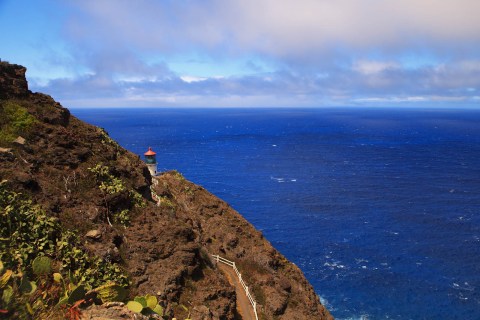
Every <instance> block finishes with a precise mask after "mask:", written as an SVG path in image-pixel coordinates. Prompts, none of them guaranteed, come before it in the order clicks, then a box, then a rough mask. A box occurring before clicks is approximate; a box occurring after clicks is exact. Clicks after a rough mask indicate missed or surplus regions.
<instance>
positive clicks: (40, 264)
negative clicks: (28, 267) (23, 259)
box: [32, 256, 52, 276]
mask: <svg viewBox="0 0 480 320" xmlns="http://www.w3.org/2000/svg"><path fill="white" fill-rule="evenodd" d="M32 269H33V273H35V274H36V275H37V276H40V275H45V274H49V273H50V272H51V271H52V260H50V258H49V257H45V256H43V257H36V258H35V260H33V262H32Z"/></svg>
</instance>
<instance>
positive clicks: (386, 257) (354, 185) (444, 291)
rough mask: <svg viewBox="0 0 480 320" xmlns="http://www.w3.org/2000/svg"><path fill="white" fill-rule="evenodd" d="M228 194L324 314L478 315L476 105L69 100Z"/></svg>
mask: <svg viewBox="0 0 480 320" xmlns="http://www.w3.org/2000/svg"><path fill="white" fill-rule="evenodd" d="M72 112H73V114H74V115H76V116H78V117H79V118H80V119H82V120H85V121H87V122H89V123H92V124H95V125H98V126H100V127H103V128H105V129H106V130H107V131H108V132H109V133H110V135H111V136H112V137H113V138H114V139H116V140H117V141H118V142H119V143H120V144H121V145H122V146H123V147H125V148H127V149H128V150H130V151H132V152H134V153H137V154H139V155H141V154H143V152H145V151H146V150H147V148H148V147H149V146H151V147H152V148H153V149H154V150H155V151H156V152H157V156H158V161H159V169H160V170H167V169H177V170H179V171H180V172H182V173H183V174H184V176H185V177H186V178H187V179H189V180H191V181H193V182H195V183H197V184H200V185H202V186H204V187H205V188H207V189H208V190H209V191H211V192H212V193H214V194H216V195H217V196H219V197H220V198H222V199H224V200H225V201H227V202H228V203H230V204H231V205H232V206H233V207H234V208H235V209H237V210H238V211H239V212H240V213H241V214H243V215H244V216H245V217H246V218H247V219H248V220H249V221H250V222H251V223H252V224H254V225H255V227H257V228H258V229H260V230H262V232H263V233H264V235H265V237H266V238H267V239H268V240H270V241H271V242H272V244H273V245H274V246H275V247H276V248H277V249H278V250H279V251H280V252H282V253H283V254H284V255H285V256H287V258H289V259H290V260H291V261H293V262H294V263H296V264H297V265H298V266H299V267H300V268H301V269H302V270H303V272H304V273H305V275H306V277H307V278H308V279H309V281H310V282H311V283H312V284H313V286H314V288H315V290H316V292H317V293H318V295H319V296H320V297H321V298H322V300H323V302H324V303H325V304H326V305H327V307H328V308H329V309H330V311H331V312H332V314H333V315H334V316H335V317H336V318H338V319H480V111H474V110H413V109H408V110H400V109H397V110H391V109H388V110H385V109H354V108H345V109H246V110H245V109H82V110H81V109H74V110H73V111H72Z"/></svg>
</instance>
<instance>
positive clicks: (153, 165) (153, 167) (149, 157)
mask: <svg viewBox="0 0 480 320" xmlns="http://www.w3.org/2000/svg"><path fill="white" fill-rule="evenodd" d="M143 155H144V156H145V163H146V164H147V167H148V171H150V174H151V175H152V177H154V176H156V175H157V154H156V153H155V152H153V150H152V148H151V147H148V151H147V152H145V153H144V154H143Z"/></svg>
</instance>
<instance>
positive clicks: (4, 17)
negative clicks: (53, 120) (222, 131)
mask: <svg viewBox="0 0 480 320" xmlns="http://www.w3.org/2000/svg"><path fill="white" fill-rule="evenodd" d="M479 17H480V1H478V0H130V1H127V0H78V1H74V0H31V1H27V0H0V30H2V32H1V33H0V34H1V35H0V59H2V60H4V61H9V62H11V63H17V64H21V65H24V66H25V67H27V70H28V71H27V79H28V81H29V85H30V89H31V90H32V91H40V92H44V93H47V94H50V95H51V96H53V97H54V98H55V99H56V100H58V101H59V102H61V103H62V105H64V106H66V107H73V108H81V107H95V108H97V107H335V106H353V107H356V106H372V107H376V106H379V107H411V106H421V107H450V108H463V107H468V108H478V107H480V18H479Z"/></svg>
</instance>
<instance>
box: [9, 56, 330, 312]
mask: <svg viewBox="0 0 480 320" xmlns="http://www.w3.org/2000/svg"><path fill="white" fill-rule="evenodd" d="M0 88H1V91H0V108H2V109H3V108H4V106H6V105H7V104H8V106H9V108H12V106H14V107H15V106H16V107H18V108H19V109H22V110H26V111H27V112H28V114H29V115H31V116H33V117H34V118H35V121H34V122H33V124H32V127H31V128H30V129H29V130H26V131H25V132H23V133H22V138H23V140H22V143H13V139H12V142H8V141H7V143H6V145H0V160H1V161H0V181H2V180H7V181H8V182H7V183H8V185H9V187H10V188H11V189H13V190H17V191H19V192H22V193H24V194H25V195H27V196H28V197H30V198H31V199H32V200H33V201H34V203H36V204H38V205H40V206H42V207H43V208H44V209H45V210H46V211H47V212H49V214H50V215H52V216H55V217H57V218H58V219H59V221H61V222H62V224H63V225H64V226H65V227H67V228H68V229H72V230H75V232H77V233H78V234H79V235H82V243H80V244H78V245H79V246H82V247H83V249H84V250H85V251H87V252H89V253H91V254H92V255H97V256H100V257H102V258H103V259H104V260H106V261H115V262H118V263H121V264H122V265H123V267H124V268H125V270H127V271H128V273H129V274H130V277H131V279H132V286H131V288H130V295H131V296H135V295H145V294H154V295H156V296H157V298H158V300H159V301H160V303H161V305H162V306H163V307H164V309H165V311H166V315H167V317H169V318H173V317H174V316H175V317H177V318H178V319H184V318H186V317H187V316H188V315H190V318H192V319H232V320H233V319H240V316H239V314H238V313H237V310H236V293H235V289H234V288H233V287H232V286H231V285H230V284H229V282H228V279H227V278H226V276H225V275H224V274H223V273H222V272H221V271H220V270H219V269H218V268H217V267H216V265H215V262H214V261H212V259H211V254H220V255H223V256H224V257H226V258H228V259H230V260H233V261H235V262H236V263H237V266H238V268H239V269H240V270H241V272H242V275H243V276H244V279H245V281H247V282H248V283H250V286H251V289H252V292H253V294H254V295H255V298H256V300H257V302H258V304H259V312H260V316H261V318H262V319H331V318H332V317H331V316H330V314H329V313H328V311H327V310H326V309H325V308H324V307H323V306H322V305H321V303H320V301H319V299H318V297H317V296H316V294H315V292H314V291H313V288H312V286H311V285H310V284H309V283H308V282H307V280H306V279H305V277H304V276H303V274H302V272H301V271H300V269H299V268H298V267H296V266H295V265H294V264H292V263H291V262H289V261H288V260H287V259H286V258H285V257H284V256H283V255H281V254H280V253H279V252H278V251H277V250H275V248H273V247H272V246H271V244H270V243H269V242H268V241H267V240H266V239H265V238H264V237H263V236H262V234H261V233H260V232H258V231H257V230H255V228H254V227H253V226H252V225H251V224H249V223H248V222H247V221H246V220H245V219H244V218H243V217H242V216H241V215H240V214H239V213H238V212H236V211H235V210H233V209H232V208H231V207H230V206H229V205H228V204H227V203H225V202H223V201H222V200H221V199H218V198H217V197H215V196H214V195H212V194H210V193H209V192H208V191H206V190H205V189H203V188H202V187H200V186H197V185H195V184H193V183H191V182H189V181H186V180H185V179H184V178H183V177H182V176H181V174H179V173H177V172H168V173H164V174H162V175H161V176H159V177H158V178H156V179H153V180H152V177H151V176H150V174H149V172H148V169H147V168H146V166H145V164H144V163H143V161H141V159H140V158H139V157H138V156H137V155H135V154H132V153H130V152H128V151H127V150H125V149H124V148H122V147H121V146H119V145H118V144H117V143H116V142H115V141H113V140H112V139H111V138H110V137H109V136H108V134H107V133H106V132H105V131H104V130H102V129H100V128H98V127H95V126H92V125H89V124H86V123H84V122H82V121H80V120H78V119H77V118H75V117H73V116H72V115H71V114H70V112H69V111H68V110H67V109H65V108H63V107H62V106H61V105H60V104H58V103H57V102H55V101H54V100H53V99H52V98H51V97H49V96H47V95H43V94H38V93H31V92H30V91H28V88H27V84H26V80H25V68H23V67H21V66H17V65H9V64H6V63H4V62H3V63H1V64H0ZM0 111H1V110H0ZM14 138H15V139H16V138H17V137H16V136H15V137H14ZM99 166H100V167H101V168H106V169H105V170H106V171H108V175H109V176H111V177H114V178H115V179H116V180H115V181H116V183H117V184H119V188H118V190H117V191H116V192H113V193H111V194H106V193H102V192H100V191H99V186H98V184H97V182H96V178H95V174H94V173H93V171H94V170H92V168H96V167H97V168H98V167H99ZM119 181H120V182H119ZM152 184H153V186H154V187H153V190H154V191H155V193H156V194H157V195H158V196H159V197H160V199H161V200H160V205H159V206H158V205H157V202H156V201H153V200H152V197H151V190H150V187H151V186H152ZM132 194H133V195H138V196H136V198H135V197H134V198H132ZM138 197H140V199H138ZM133 200H135V201H133ZM137 202H142V203H143V205H142V206H137V204H138V203H137ZM119 212H129V215H130V219H131V220H130V222H129V224H128V227H124V226H121V225H119V224H118V222H116V221H115V220H113V219H108V217H113V213H119ZM110 220H112V221H110ZM97 309H98V308H97V307H91V308H90V309H89V311H88V314H89V316H90V317H92V319H93V318H94V316H95V312H97V311H96V310H97ZM112 310H114V309H111V310H110V311H108V312H113V311H112ZM92 312H93V314H92ZM108 312H107V313H108ZM118 312H120V313H122V312H124V310H123V309H122V310H118ZM100 314H101V312H100ZM122 314H123V313H122ZM124 316H125V317H127V318H128V317H129V315H128V314H126V313H125V314H124Z"/></svg>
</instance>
